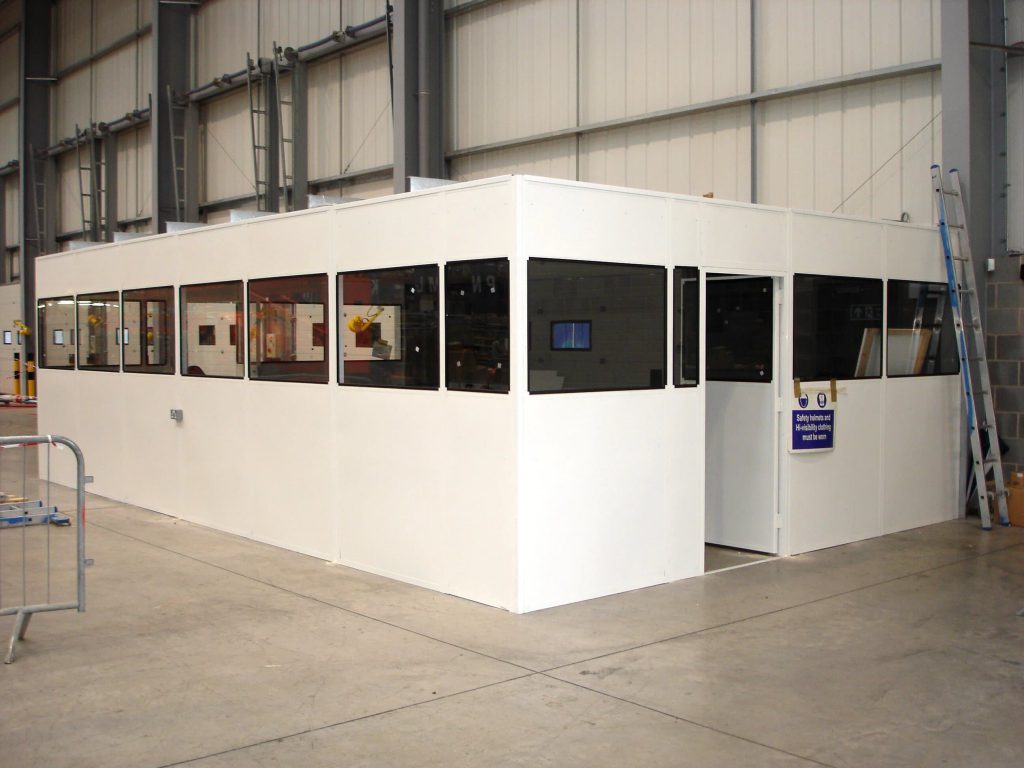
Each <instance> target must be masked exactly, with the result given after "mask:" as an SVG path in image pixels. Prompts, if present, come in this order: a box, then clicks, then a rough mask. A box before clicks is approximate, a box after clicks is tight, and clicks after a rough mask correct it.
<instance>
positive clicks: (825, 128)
mask: <svg viewBox="0 0 1024 768" xmlns="http://www.w3.org/2000/svg"><path fill="white" fill-rule="evenodd" d="M941 110H942V95H941V85H940V79H939V75H938V73H930V74H922V75H914V76H911V77H903V78H895V79H892V80H884V81H880V82H876V83H872V84H869V85H859V86H854V87H849V88H842V89H836V90H830V91H825V92H822V93H818V94H813V95H808V96H799V97H794V98H790V99H780V100H777V101H769V102H766V103H764V104H762V105H760V106H759V107H758V112H757V114H758V132H757V137H758V146H757V158H758V172H757V178H758V195H757V201H758V202H759V203H766V204H769V205H782V206H791V207H794V208H812V209H815V210H824V211H836V212H839V213H847V214H851V215H856V216H869V217H873V218H884V219H899V218H900V217H901V215H902V214H903V213H904V212H905V213H907V214H909V216H910V221H912V222H914V223H919V224H927V223H930V222H932V220H933V213H932V207H933V206H932V194H931V179H930V175H929V174H930V171H929V167H930V165H931V164H932V163H933V162H941V148H942V139H941V127H942V121H941V119H939V114H940V112H941Z"/></svg>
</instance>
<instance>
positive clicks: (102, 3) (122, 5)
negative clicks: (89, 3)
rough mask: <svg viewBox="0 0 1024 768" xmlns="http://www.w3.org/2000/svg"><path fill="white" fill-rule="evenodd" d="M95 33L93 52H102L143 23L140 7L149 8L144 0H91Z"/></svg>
mask: <svg viewBox="0 0 1024 768" xmlns="http://www.w3.org/2000/svg"><path fill="white" fill-rule="evenodd" d="M93 2H94V3H95V5H94V6H93V9H94V13H95V15H96V18H95V32H94V36H93V41H94V46H95V47H94V50H97V51H98V50H102V49H103V48H105V47H107V46H108V45H110V44H111V43H113V42H115V41H117V40H120V39H121V38H123V37H125V36H126V35H130V34H131V33H132V32H134V31H135V30H136V29H138V28H139V27H141V26H142V25H143V24H144V23H145V22H143V20H142V6H143V5H145V6H147V7H148V6H149V5H150V3H148V2H146V0H93Z"/></svg>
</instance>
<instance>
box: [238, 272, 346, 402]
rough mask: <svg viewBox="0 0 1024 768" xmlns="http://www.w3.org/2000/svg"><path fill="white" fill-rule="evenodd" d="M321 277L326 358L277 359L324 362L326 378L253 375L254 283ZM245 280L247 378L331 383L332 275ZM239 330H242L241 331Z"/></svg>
mask: <svg viewBox="0 0 1024 768" xmlns="http://www.w3.org/2000/svg"><path fill="white" fill-rule="evenodd" d="M321 277H322V278H323V280H324V287H323V302H322V306H323V308H324V319H323V325H324V332H325V333H326V334H327V338H325V339H324V359H323V360H322V361H320V360H311V361H306V360H282V361H277V362H278V364H281V363H304V362H315V363H321V362H322V363H323V368H324V379H323V381H320V380H319V379H312V378H303V379H282V378H266V377H263V376H253V375H252V366H253V359H252V335H251V330H252V328H251V324H252V317H251V315H252V304H253V302H252V284H253V283H257V284H259V283H263V282H270V281H276V280H302V279H310V278H321ZM244 282H245V296H244V298H245V307H244V310H245V311H244V316H245V353H244V357H245V378H246V379H247V380H248V381H262V382H275V383H278V384H319V385H323V384H330V383H331V359H330V358H331V355H330V343H331V341H330V340H331V336H330V333H331V332H330V322H329V321H328V319H327V318H328V317H330V314H331V282H330V275H329V274H328V273H327V272H310V273H307V274H302V275H273V276H271V277H254V278H249V279H248V280H246V281H244ZM269 303H278V302H269ZM239 332H241V331H239Z"/></svg>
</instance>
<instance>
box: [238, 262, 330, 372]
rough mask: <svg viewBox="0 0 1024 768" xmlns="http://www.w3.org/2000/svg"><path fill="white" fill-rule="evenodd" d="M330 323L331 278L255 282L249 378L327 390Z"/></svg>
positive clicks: (251, 300)
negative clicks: (327, 320) (322, 386)
mask: <svg viewBox="0 0 1024 768" xmlns="http://www.w3.org/2000/svg"><path fill="white" fill-rule="evenodd" d="M326 317H327V275H300V276H297V277H274V278H268V279H263V280H250V281H249V378H251V379H259V380H263V381H292V382H309V383H312V384H326V383H327V380H328V378H329V376H330V374H329V373H328V370H327V347H326V346H325V344H326V341H325V339H324V333H325V331H324V328H325V325H324V318H326ZM229 338H230V335H229Z"/></svg>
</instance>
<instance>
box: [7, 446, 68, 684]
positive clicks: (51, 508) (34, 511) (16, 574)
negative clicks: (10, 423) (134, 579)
mask: <svg viewBox="0 0 1024 768" xmlns="http://www.w3.org/2000/svg"><path fill="white" fill-rule="evenodd" d="M40 445H46V446H47V451H46V477H45V481H46V483H45V496H46V498H45V499H39V500H34V501H30V500H29V498H28V497H29V495H30V493H29V491H30V490H31V489H34V488H36V487H37V484H38V483H37V480H38V474H39V473H38V472H37V471H34V470H33V471H31V472H30V468H31V467H32V463H33V462H31V461H30V457H29V452H30V451H32V449H34V448H35V447H36V446H40ZM62 446H63V447H66V448H69V449H71V452H72V453H73V454H74V456H75V461H76V463H77V475H76V479H77V482H76V486H75V513H74V514H73V515H63V514H61V513H60V512H59V511H58V509H57V506H56V504H52V503H51V487H52V483H51V482H50V454H51V451H52V450H53V448H55V447H56V448H60V447H62ZM10 448H22V449H24V450H25V453H23V454H22V474H21V489H20V490H21V495H20V496H14V495H13V494H7V493H3V494H2V498H0V616H11V615H13V616H15V620H14V628H13V631H12V632H11V642H10V645H9V647H8V650H7V656H6V658H5V659H4V663H6V664H10V663H11V662H12V661H14V654H15V649H16V646H17V643H18V641H19V640H24V639H25V632H26V631H27V630H28V625H29V622H30V621H31V620H32V616H33V615H34V614H37V613H45V612H48V611H64V610H72V609H73V610H77V611H79V612H82V611H84V610H85V566H86V559H85V483H86V476H85V459H84V457H83V456H82V451H81V449H80V448H79V447H78V446H77V445H76V444H75V443H74V441H72V440H69V439H68V438H66V437H60V436H58V435H33V436H27V437H0V457H2V456H3V455H5V454H7V449H10ZM0 469H4V468H3V467H2V466H0ZM30 474H31V475H32V476H33V477H32V480H29V476H30ZM11 481H12V477H11V475H10V473H9V472H7V473H4V472H3V471H0V482H4V483H10V482H11ZM40 495H42V494H40ZM72 524H73V525H74V527H75V537H74V546H73V549H74V552H75V555H74V569H75V577H74V591H75V599H74V600H64V601H61V602H57V601H55V600H54V598H53V590H54V586H55V585H54V580H55V573H56V574H57V575H60V574H63V573H64V569H67V568H68V563H67V560H69V559H70V553H67V552H66V550H69V549H71V542H70V541H68V540H67V536H66V535H64V534H61V535H58V536H54V535H52V534H51V528H53V527H54V526H61V527H65V529H66V526H70V525H72ZM44 530H45V535H44V534H43V531H44ZM5 538H6V539H7V540H6V541H4V539H5ZM30 539H31V541H32V543H31V544H30ZM33 547H35V549H36V550H38V551H37V552H36V553H35V555H34V556H33V551H32V550H33ZM55 548H56V549H57V550H58V551H61V550H64V551H65V555H64V557H63V561H61V560H60V559H58V561H57V562H54V559H53V552H54V549H55ZM19 566H20V567H19ZM57 586H58V587H59V585H57ZM69 591H70V590H69ZM12 593H13V599H12V597H11V596H12ZM7 600H11V601H12V602H16V603H17V604H16V605H6V601H7Z"/></svg>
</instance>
